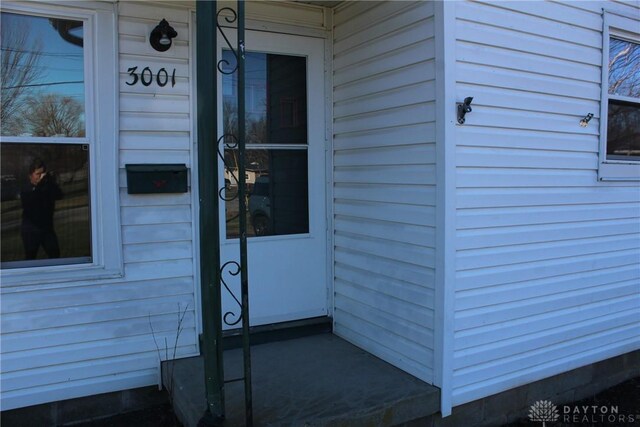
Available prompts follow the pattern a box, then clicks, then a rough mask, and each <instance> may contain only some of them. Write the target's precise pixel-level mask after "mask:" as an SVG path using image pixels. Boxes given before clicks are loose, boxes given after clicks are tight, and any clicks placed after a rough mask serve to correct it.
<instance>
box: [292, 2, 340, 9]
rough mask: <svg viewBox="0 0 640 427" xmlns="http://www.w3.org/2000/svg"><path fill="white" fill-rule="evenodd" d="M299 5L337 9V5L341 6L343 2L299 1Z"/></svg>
mask: <svg viewBox="0 0 640 427" xmlns="http://www.w3.org/2000/svg"><path fill="white" fill-rule="evenodd" d="M296 2H297V3H306V4H312V5H315V6H324V7H329V8H332V7H336V6H337V5H339V4H340V3H342V1H322V0H320V1H313V0H297V1H296Z"/></svg>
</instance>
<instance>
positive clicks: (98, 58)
mask: <svg viewBox="0 0 640 427" xmlns="http://www.w3.org/2000/svg"><path fill="white" fill-rule="evenodd" d="M2 12H8V13H22V14H27V15H35V16H38V15H42V16H58V17H61V18H68V19H77V20H82V21H84V23H85V27H84V57H85V58H84V67H85V118H86V119H85V126H86V140H87V141H88V143H89V145H90V150H89V152H90V160H89V170H90V177H89V181H90V197H91V240H92V262H91V263H84V264H65V265H48V266H37V267H24V268H11V269H3V270H0V283H1V284H2V286H3V287H6V286H22V285H34V284H49V283H57V282H70V281H75V282H78V281H85V280H87V281H88V280H96V279H108V278H115V277H122V276H123V271H124V270H123V262H122V241H121V228H120V200H119V199H120V197H119V185H118V182H119V175H118V144H117V142H118V139H117V136H118V77H119V74H118V68H117V55H118V31H117V24H116V23H117V21H116V6H115V4H107V3H99V2H77V3H69V2H65V3H64V4H63V5H56V4H52V3H51V2H47V3H44V2H37V3H36V2H8V1H5V2H3V3H2ZM98 117H99V120H98V119H97V118H98ZM5 139H6V140H7V141H6V142H43V138H15V137H1V138H0V141H2V142H5ZM51 140H52V142H53V141H56V139H55V138H51Z"/></svg>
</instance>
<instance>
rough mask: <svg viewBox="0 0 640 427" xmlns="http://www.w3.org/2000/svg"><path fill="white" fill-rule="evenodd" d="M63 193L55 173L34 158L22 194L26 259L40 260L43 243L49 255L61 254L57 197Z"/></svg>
mask: <svg viewBox="0 0 640 427" xmlns="http://www.w3.org/2000/svg"><path fill="white" fill-rule="evenodd" d="M62 196H63V194H62V190H60V187H59V186H58V183H57V182H56V178H55V176H54V175H53V174H52V173H49V172H47V166H46V165H45V163H44V162H43V161H42V160H41V159H39V158H36V159H34V160H33V161H32V162H31V165H30V166H29V183H28V186H27V187H26V188H25V189H24V190H23V191H22V192H21V193H20V199H21V201H22V229H21V232H22V242H23V244H24V252H25V259H27V260H32V259H36V257H37V255H38V249H39V248H40V246H42V248H43V249H44V251H45V253H46V254H47V256H48V257H49V258H59V257H60V246H59V245H58V236H57V235H56V232H55V230H54V229H53V213H54V210H55V207H56V200H60V199H61V198H62Z"/></svg>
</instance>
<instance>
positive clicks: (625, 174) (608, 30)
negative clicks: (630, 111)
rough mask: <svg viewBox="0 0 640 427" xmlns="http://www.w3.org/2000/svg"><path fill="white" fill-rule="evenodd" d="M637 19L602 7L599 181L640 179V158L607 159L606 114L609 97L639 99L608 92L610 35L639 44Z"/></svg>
mask: <svg viewBox="0 0 640 427" xmlns="http://www.w3.org/2000/svg"><path fill="white" fill-rule="evenodd" d="M638 26H639V23H638V21H636V20H633V19H630V18H625V17H623V16H620V15H616V14H613V13H610V12H607V11H606V10H605V11H603V30H602V84H601V86H602V96H601V101H600V149H599V161H598V163H599V164H598V179H599V180H600V181H640V161H634V160H607V126H608V123H607V121H608V120H607V118H608V109H609V99H610V98H611V99H617V100H622V101H630V102H636V103H637V102H640V100H638V99H636V98H630V97H625V96H619V95H610V94H609V39H610V37H615V38H619V39H622V40H628V41H630V42H633V43H638V44H640V33H638Z"/></svg>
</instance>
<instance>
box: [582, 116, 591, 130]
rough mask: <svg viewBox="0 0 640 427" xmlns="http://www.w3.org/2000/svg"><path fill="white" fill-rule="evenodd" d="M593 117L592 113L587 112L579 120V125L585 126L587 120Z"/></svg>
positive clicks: (587, 122)
mask: <svg viewBox="0 0 640 427" xmlns="http://www.w3.org/2000/svg"><path fill="white" fill-rule="evenodd" d="M592 118H593V113H589V114H587V115H586V116H584V117H583V118H582V120H580V126H582V127H583V128H586V127H587V125H588V124H589V121H590V120H591V119H592Z"/></svg>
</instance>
